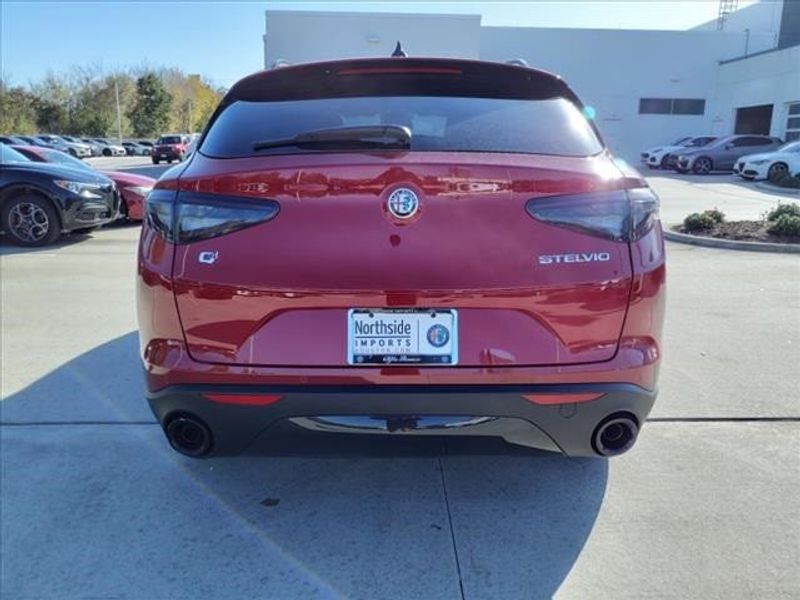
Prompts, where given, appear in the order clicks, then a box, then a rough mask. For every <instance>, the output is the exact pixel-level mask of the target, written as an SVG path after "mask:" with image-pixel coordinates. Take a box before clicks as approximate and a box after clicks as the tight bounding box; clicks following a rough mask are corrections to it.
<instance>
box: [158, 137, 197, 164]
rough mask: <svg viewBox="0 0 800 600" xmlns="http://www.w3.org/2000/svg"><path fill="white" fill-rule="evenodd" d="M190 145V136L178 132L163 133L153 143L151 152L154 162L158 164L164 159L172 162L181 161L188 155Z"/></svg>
mask: <svg viewBox="0 0 800 600" xmlns="http://www.w3.org/2000/svg"><path fill="white" fill-rule="evenodd" d="M188 146H189V136H188V135H181V134H176V133H170V134H166V135H162V136H161V137H160V138H158V141H157V142H156V143H155V144H154V145H153V150H152V152H151V153H150V155H151V157H152V159H153V164H154V165H157V164H158V163H160V162H161V161H162V160H165V161H167V162H168V163H171V162H172V161H173V160H177V161H178V162H181V161H182V160H183V159H184V158H185V156H186V148H187V147H188Z"/></svg>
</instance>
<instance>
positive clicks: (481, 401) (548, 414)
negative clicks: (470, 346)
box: [148, 383, 656, 456]
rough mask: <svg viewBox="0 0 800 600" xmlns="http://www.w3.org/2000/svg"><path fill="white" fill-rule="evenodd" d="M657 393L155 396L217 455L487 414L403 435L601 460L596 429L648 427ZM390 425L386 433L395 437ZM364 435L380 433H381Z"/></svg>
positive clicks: (234, 389) (249, 389) (325, 391)
mask: <svg viewBox="0 0 800 600" xmlns="http://www.w3.org/2000/svg"><path fill="white" fill-rule="evenodd" d="M581 392H596V393H602V394H603V395H602V396H600V397H599V398H597V399H596V400H592V401H589V402H580V403H569V404H557V405H543V404H534V403H532V402H530V401H528V400H526V399H525V398H524V397H523V394H537V393H539V394H575V393H581ZM204 394H249V395H253V394H269V395H280V396H282V398H281V399H280V400H279V401H277V402H275V403H273V404H269V405H266V406H249V405H248V406H242V405H235V404H220V403H217V402H213V401H211V400H208V399H207V398H206V397H205V396H204ZM655 397H656V392H655V391H650V390H645V389H643V388H640V387H638V386H636V385H632V384H607V383H604V384H577V385H572V384H570V385H528V386H519V385H509V386H505V385H487V386H484V385H478V386H466V385H441V386H414V385H399V386H398V385H391V386H385V385H381V386H339V387H336V386H241V385H233V386H216V385H215V386H208V385H184V386H173V387H168V388H165V389H163V390H159V391H157V392H153V393H151V394H149V395H148V400H149V402H150V407H151V409H152V410H153V413H154V414H155V416H156V418H157V419H158V420H159V422H160V423H161V424H162V426H165V425H166V424H168V422H169V421H170V419H172V418H174V417H175V416H177V415H186V414H189V415H193V416H196V417H198V418H199V419H201V420H202V421H203V422H204V423H206V424H207V425H208V427H209V428H210V429H211V431H212V433H213V436H214V446H213V448H212V450H211V454H210V455H217V456H220V455H236V454H240V453H242V452H244V451H246V450H247V448H249V447H250V446H251V445H252V444H253V442H254V441H255V440H256V439H257V438H259V437H260V436H262V435H268V434H269V432H270V430H272V429H273V428H275V429H276V430H278V429H281V428H282V427H284V426H286V425H289V424H291V425H293V426H297V425H298V424H300V425H303V424H304V423H313V422H319V419H316V420H315V419H314V418H315V417H323V416H331V417H334V416H335V417H343V416H348V415H349V416H367V417H374V418H385V419H392V420H396V419H398V418H401V419H405V420H406V421H407V422H409V423H410V422H412V421H413V419H414V418H415V417H423V416H453V417H455V416H463V417H467V416H468V417H488V418H489V419H487V420H478V421H476V423H475V426H474V427H458V428H457V430H456V428H454V430H453V431H432V430H427V429H425V430H422V429H421V430H420V431H419V432H416V431H414V428H413V427H412V426H408V427H404V428H401V429H402V432H401V433H398V435H408V434H409V433H410V434H412V435H413V434H415V433H420V434H423V435H483V436H487V435H489V436H498V437H502V438H504V439H506V440H507V441H509V442H512V443H515V444H521V445H525V446H531V447H536V448H543V449H546V450H554V451H560V452H563V453H564V454H566V455H568V456H597V453H596V452H595V450H594V449H593V447H592V442H591V437H592V433H593V431H594V429H595V427H596V426H597V424H598V423H599V422H600V421H602V420H603V419H604V418H606V417H608V416H609V415H612V414H616V413H629V414H630V415H632V416H633V418H634V419H635V420H636V421H637V423H639V425H640V426H641V424H643V423H644V421H645V418H646V417H647V415H648V414H649V412H650V410H651V408H652V406H653V402H654V401H655ZM389 429H390V428H389V427H387V428H386V431H383V432H382V433H388V434H392V433H394V432H392V431H389ZM365 433H375V431H374V430H369V431H365Z"/></svg>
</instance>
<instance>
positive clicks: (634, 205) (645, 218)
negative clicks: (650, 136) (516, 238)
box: [525, 188, 658, 242]
mask: <svg viewBox="0 0 800 600" xmlns="http://www.w3.org/2000/svg"><path fill="white" fill-rule="evenodd" d="M525 210H526V211H527V212H528V214H529V215H530V216H531V217H533V218H534V219H536V220H537V221H542V222H544V223H549V224H551V225H556V226H558V227H563V228H565V229H571V230H573V231H577V232H579V233H585V234H588V235H593V236H596V237H602V238H605V239H608V240H613V241H617V242H631V241H635V240H638V239H639V238H641V237H642V236H644V235H645V234H646V233H647V232H649V231H650V230H651V229H652V228H653V226H654V224H655V223H656V221H658V196H656V195H655V193H653V191H652V190H651V189H650V188H636V189H631V190H612V191H605V192H591V193H588V194H577V195H574V196H549V197H547V198H533V199H531V200H528V202H527V203H526V205H525Z"/></svg>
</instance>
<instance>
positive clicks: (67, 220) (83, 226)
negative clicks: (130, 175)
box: [0, 145, 119, 246]
mask: <svg viewBox="0 0 800 600" xmlns="http://www.w3.org/2000/svg"><path fill="white" fill-rule="evenodd" d="M0 165H2V168H0V227H1V228H2V230H3V232H4V233H5V235H6V238H7V239H9V240H10V241H11V242H13V243H15V244H18V245H20V246H45V245H47V244H52V243H53V242H55V241H56V240H57V239H58V237H59V236H60V235H61V234H62V232H69V231H86V230H90V229H93V228H95V227H98V226H100V225H103V224H105V223H108V222H110V221H113V220H114V219H116V218H117V211H118V210H119V199H118V196H117V190H116V188H115V187H114V182H113V181H111V180H110V179H109V178H108V177H106V176H105V175H101V174H100V173H94V172H90V171H86V170H79V169H72V168H65V167H62V166H60V165H49V164H42V163H38V162H33V161H31V160H29V159H28V158H27V157H25V156H23V155H22V154H20V153H19V152H17V151H16V150H14V149H13V148H11V147H10V146H6V145H0Z"/></svg>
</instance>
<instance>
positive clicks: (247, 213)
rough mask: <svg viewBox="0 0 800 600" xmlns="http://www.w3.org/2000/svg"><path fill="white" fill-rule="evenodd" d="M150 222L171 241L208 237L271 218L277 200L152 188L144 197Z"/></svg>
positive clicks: (181, 241)
mask: <svg viewBox="0 0 800 600" xmlns="http://www.w3.org/2000/svg"><path fill="white" fill-rule="evenodd" d="M144 205H145V219H146V221H147V224H148V225H149V226H150V227H151V228H153V229H154V230H155V231H156V232H158V234H159V235H161V236H162V237H163V238H164V239H166V240H167V241H169V242H173V243H176V244H188V243H190V242H196V241H198V240H207V239H209V238H214V237H218V236H220V235H225V234H228V233H233V232H234V231H239V230H241V229H244V228H246V227H251V226H253V225H257V224H259V223H265V222H267V221H270V220H272V219H273V218H275V216H276V215H277V214H278V211H279V210H280V207H279V205H278V203H277V202H275V201H274V200H261V199H251V198H242V197H239V196H220V195H216V194H202V193H196V192H179V193H178V195H177V199H176V195H175V192H173V191H169V190H153V191H152V192H150V193H149V194H148V195H147V197H146V198H145V202H144Z"/></svg>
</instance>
